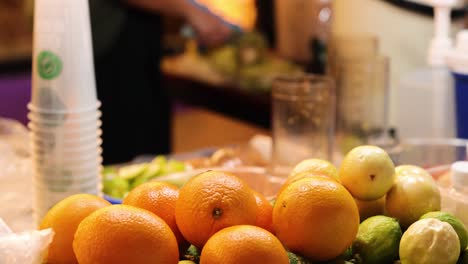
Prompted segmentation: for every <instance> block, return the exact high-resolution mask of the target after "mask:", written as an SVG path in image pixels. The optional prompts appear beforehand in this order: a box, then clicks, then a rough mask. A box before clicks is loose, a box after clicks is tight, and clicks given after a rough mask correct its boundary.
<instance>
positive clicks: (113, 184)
mask: <svg viewBox="0 0 468 264" xmlns="http://www.w3.org/2000/svg"><path fill="white" fill-rule="evenodd" d="M129 191H130V185H129V184H128V181H127V180H124V179H122V178H119V177H115V178H109V179H104V182H103V192H104V193H106V194H108V195H109V196H112V197H115V198H123V197H124V196H125V194H127V193H128V192H129Z"/></svg>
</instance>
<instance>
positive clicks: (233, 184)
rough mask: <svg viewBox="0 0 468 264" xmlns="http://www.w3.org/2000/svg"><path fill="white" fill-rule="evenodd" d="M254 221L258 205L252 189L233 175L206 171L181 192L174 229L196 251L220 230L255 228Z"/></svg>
mask: <svg viewBox="0 0 468 264" xmlns="http://www.w3.org/2000/svg"><path fill="white" fill-rule="evenodd" d="M256 219H257V203H256V202H255V197H254V195H253V193H252V191H251V189H250V188H249V187H248V186H247V184H245V183H244V182H243V181H242V180H241V179H239V178H237V177H236V176H235V175H233V174H230V173H226V172H219V171H207V172H204V173H201V174H199V175H198V176H195V177H193V178H192V179H190V180H189V181H188V182H187V183H186V184H185V185H184V187H182V189H180V193H179V199H178V200H177V203H176V222H177V226H178V227H179V229H180V231H181V232H182V234H183V235H184V237H185V238H186V239H187V240H188V241H189V242H190V243H191V244H193V245H195V246H196V247H198V248H202V247H203V245H204V244H205V243H206V241H208V238H210V237H211V236H212V235H213V234H214V233H216V232H218V231H219V230H221V229H223V228H225V227H229V226H233V225H242V224H250V225H254V224H255V221H256Z"/></svg>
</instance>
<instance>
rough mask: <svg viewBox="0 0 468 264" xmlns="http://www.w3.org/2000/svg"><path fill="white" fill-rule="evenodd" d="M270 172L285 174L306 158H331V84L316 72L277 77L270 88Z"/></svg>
mask: <svg viewBox="0 0 468 264" xmlns="http://www.w3.org/2000/svg"><path fill="white" fill-rule="evenodd" d="M272 100H273V102H272V106H273V109H272V127H273V131H272V132H273V150H272V151H273V153H272V164H271V171H270V172H271V174H272V175H275V176H278V177H280V178H283V177H286V176H287V174H288V173H289V171H290V170H291V169H292V167H293V166H295V165H296V164H297V163H299V162H300V161H302V160H304V159H308V158H318V159H326V160H332V152H333V142H334V136H335V85H334V81H333V79H331V78H329V77H325V76H318V75H303V76H290V77H278V78H276V79H275V80H274V82H273V91H272Z"/></svg>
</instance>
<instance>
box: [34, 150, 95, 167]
mask: <svg viewBox="0 0 468 264" xmlns="http://www.w3.org/2000/svg"><path fill="white" fill-rule="evenodd" d="M101 154H102V148H96V150H95V151H93V152H91V151H87V152H81V153H74V154H68V156H65V155H64V154H63V153H38V152H33V153H32V158H33V162H35V163H36V164H41V165H42V166H43V167H46V168H47V167H51V166H52V167H55V166H65V167H68V166H70V165H79V164H83V165H84V164H88V163H89V164H94V162H95V161H99V160H100V159H102V157H101Z"/></svg>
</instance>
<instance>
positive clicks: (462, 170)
mask: <svg viewBox="0 0 468 264" xmlns="http://www.w3.org/2000/svg"><path fill="white" fill-rule="evenodd" d="M452 185H453V187H454V188H455V189H459V190H468V161H457V162H455V163H453V164H452Z"/></svg>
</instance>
